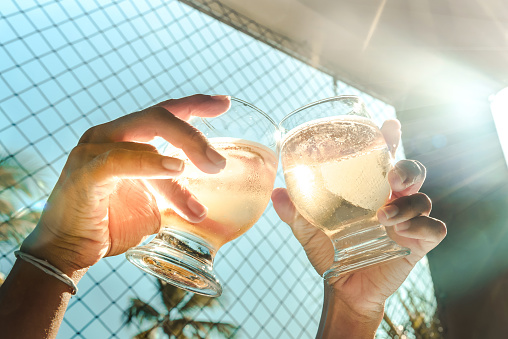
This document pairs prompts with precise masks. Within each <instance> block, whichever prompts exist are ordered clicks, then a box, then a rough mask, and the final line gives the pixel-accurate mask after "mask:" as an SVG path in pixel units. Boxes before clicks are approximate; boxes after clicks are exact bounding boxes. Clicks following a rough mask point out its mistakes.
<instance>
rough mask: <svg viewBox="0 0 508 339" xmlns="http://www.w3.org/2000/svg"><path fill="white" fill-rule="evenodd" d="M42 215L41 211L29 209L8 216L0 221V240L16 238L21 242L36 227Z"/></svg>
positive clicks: (15, 239)
mask: <svg viewBox="0 0 508 339" xmlns="http://www.w3.org/2000/svg"><path fill="white" fill-rule="evenodd" d="M40 216H41V213H40V212H37V211H30V210H29V209H24V210H22V211H20V212H17V213H14V214H11V215H9V216H7V219H6V220H4V221H3V222H1V223H0V242H1V241H11V240H14V241H16V242H17V243H18V244H19V243H20V242H21V241H22V240H23V239H24V238H25V236H26V235H27V234H28V233H29V232H31V231H32V230H33V229H34V227H35V225H36V224H37V222H38V220H39V218H40Z"/></svg>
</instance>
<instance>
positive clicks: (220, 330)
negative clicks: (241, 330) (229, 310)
mask: <svg viewBox="0 0 508 339" xmlns="http://www.w3.org/2000/svg"><path fill="white" fill-rule="evenodd" d="M188 325H189V326H192V327H194V328H195V329H196V331H197V332H198V333H196V334H197V335H199V337H201V336H203V338H208V337H210V334H212V333H216V334H219V335H222V336H224V337H225V338H232V337H233V335H234V334H235V333H236V331H237V330H238V326H235V325H233V324H229V323H216V322H211V321H192V322H190V323H189V324H188Z"/></svg>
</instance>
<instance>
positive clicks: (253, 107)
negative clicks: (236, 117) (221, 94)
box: [199, 96, 279, 132]
mask: <svg viewBox="0 0 508 339" xmlns="http://www.w3.org/2000/svg"><path fill="white" fill-rule="evenodd" d="M230 98H231V102H233V101H235V102H238V103H240V104H242V105H245V106H247V107H249V108H251V109H253V110H254V111H256V112H257V113H259V114H261V115H262V116H263V117H265V118H266V119H267V120H268V122H270V123H271V124H272V125H273V126H274V127H275V131H276V132H278V131H279V125H277V123H276V122H275V120H273V119H272V118H271V117H270V116H269V115H268V114H266V113H265V112H263V111H262V110H261V109H259V108H257V107H256V106H254V105H253V104H251V103H250V102H247V101H245V100H242V99H239V98H237V97H234V96H230ZM230 108H231V106H230ZM228 111H229V108H228ZM228 111H226V112H224V113H222V114H220V115H218V117H220V116H221V115H223V114H227V113H228ZM199 118H200V119H201V120H202V121H203V123H204V124H205V125H206V126H208V128H211V129H212V130H213V129H215V128H214V127H213V126H211V125H210V124H209V123H207V121H208V120H211V119H214V118H216V117H208V118H207V117H199Z"/></svg>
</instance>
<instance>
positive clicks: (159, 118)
mask: <svg viewBox="0 0 508 339" xmlns="http://www.w3.org/2000/svg"><path fill="white" fill-rule="evenodd" d="M229 106H230V99H229V97H226V96H208V95H193V96H190V97H185V98H181V99H174V100H167V101H164V102H161V103H159V104H157V105H155V106H152V107H149V108H147V109H145V110H142V111H140V112H135V113H132V114H129V115H126V116H123V117H121V118H118V119H116V120H113V121H111V122H108V123H105V124H102V125H98V126H95V127H92V128H90V129H89V130H88V131H86V132H85V134H84V135H83V136H82V137H81V139H80V140H79V143H78V145H77V146H76V147H75V148H74V149H73V150H72V151H71V153H70V155H69V158H68V160H67V162H66V164H65V166H64V169H63V171H62V173H61V176H60V178H59V180H58V182H57V184H56V186H55V188H54V189H53V192H52V193H51V195H50V197H49V199H48V202H47V204H46V207H45V209H44V212H43V213H42V216H41V218H40V221H39V223H38V225H37V227H36V228H35V229H34V231H33V232H32V233H31V234H30V235H29V236H28V237H27V239H25V241H24V242H23V244H22V246H21V250H22V251H24V252H26V253H29V254H32V255H34V256H36V257H39V258H41V259H45V260H47V261H49V262H50V263H51V264H53V265H54V266H56V267H57V268H60V269H61V270H62V271H64V273H66V271H67V272H72V271H76V270H80V269H82V268H87V267H89V266H91V265H93V264H95V263H96V262H97V261H99V260H100V259H101V258H102V257H105V256H114V255H118V254H121V253H123V252H125V251H126V250H127V249H129V248H130V247H133V246H135V245H137V244H139V243H140V242H141V241H142V240H143V238H144V237H146V236H147V235H149V234H153V233H157V232H158V231H159V228H160V215H159V210H158V208H157V205H156V201H155V198H154V197H153V196H152V195H151V194H150V193H149V192H148V191H147V189H146V187H145V186H144V184H143V182H142V181H141V180H138V179H141V178H161V177H165V178H168V179H171V178H173V177H175V176H178V175H179V174H181V173H182V171H183V162H182V161H181V160H179V159H176V158H171V157H167V156H163V155H161V154H159V153H158V152H157V150H156V149H155V147H153V146H151V145H149V144H146V143H145V142H148V141H150V140H152V139H153V138H155V137H156V136H160V137H162V138H164V139H166V140H167V141H168V142H170V143H171V144H173V145H174V146H176V147H178V148H181V149H182V150H183V151H184V152H185V153H186V155H187V156H188V158H189V159H190V160H191V161H192V162H193V163H194V164H195V165H196V166H197V167H198V168H199V169H201V170H202V171H204V172H206V173H218V172H219V171H220V170H221V169H223V168H224V166H225V158H224V157H222V156H221V155H220V154H219V153H217V151H215V150H214V149H213V148H212V147H211V146H210V145H209V144H208V142H207V140H206V138H205V137H204V135H203V134H202V133H201V132H199V131H198V130H197V129H196V128H194V127H193V126H191V125H190V124H188V123H187V122H186V121H187V120H189V119H190V117H191V116H200V117H213V116H217V115H220V114H221V113H224V112H225V111H227V110H228V109H229ZM168 188H170V191H171V193H172V194H171V200H172V203H173V207H174V209H175V210H176V211H178V212H179V214H180V215H181V216H182V217H184V218H186V219H187V220H189V221H191V222H200V221H202V220H203V219H204V218H205V217H206V207H204V206H203V205H202V204H200V203H199V202H198V201H197V200H196V199H195V197H194V196H193V195H192V193H191V192H189V191H187V190H186V189H185V187H181V186H179V185H178V184H177V183H176V182H175V181H173V182H172V184H171V185H170V187H168Z"/></svg>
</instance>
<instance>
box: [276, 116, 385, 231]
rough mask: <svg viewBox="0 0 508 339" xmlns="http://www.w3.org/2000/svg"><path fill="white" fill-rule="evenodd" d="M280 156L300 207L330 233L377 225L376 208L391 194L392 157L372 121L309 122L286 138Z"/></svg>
mask: <svg viewBox="0 0 508 339" xmlns="http://www.w3.org/2000/svg"><path fill="white" fill-rule="evenodd" d="M281 160H282V164H283V167H284V175H285V180H286V185H287V189H288V191H289V194H290V196H291V199H292V200H293V202H294V203H295V206H296V207H297V209H298V211H299V212H300V213H301V214H302V215H303V216H304V217H305V218H306V219H307V220H309V221H310V222H311V223H312V224H314V225H315V226H317V227H319V228H321V229H322V230H323V231H324V232H325V233H327V235H328V236H332V237H333V236H334V235H336V234H337V233H342V232H344V233H348V232H350V230H348V228H351V227H353V228H357V227H369V226H373V225H377V224H378V222H377V220H376V217H375V216H376V211H377V210H378V209H379V207H381V206H382V205H383V204H384V203H385V202H386V200H387V198H388V197H389V195H390V186H389V184H388V180H387V173H388V171H389V170H390V168H391V167H392V161H391V157H390V154H389V152H388V148H387V146H386V142H385V140H384V138H383V135H382V134H381V132H380V130H379V128H378V127H377V126H376V125H375V124H374V123H373V122H372V121H371V120H369V119H366V118H361V117H356V116H339V117H332V118H326V119H318V120H313V121H310V122H308V123H306V124H304V125H302V126H300V127H298V128H296V129H295V130H292V131H291V134H290V135H288V136H287V137H286V138H285V142H284V144H283V145H282V149H281Z"/></svg>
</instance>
